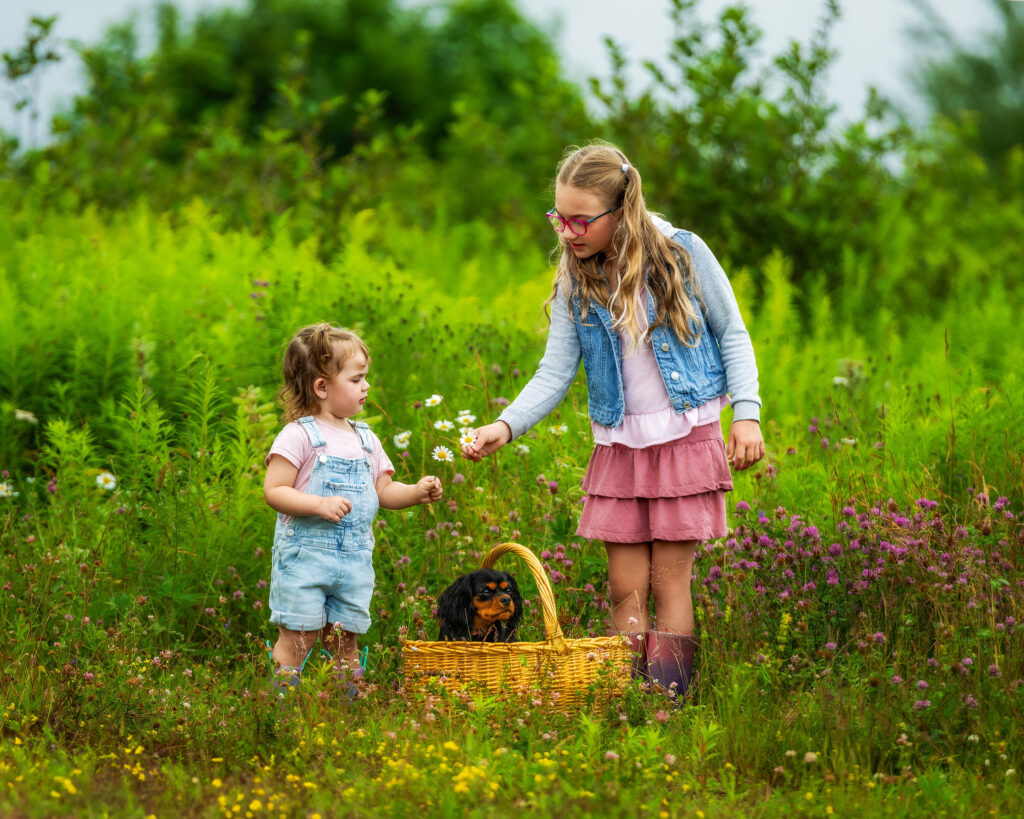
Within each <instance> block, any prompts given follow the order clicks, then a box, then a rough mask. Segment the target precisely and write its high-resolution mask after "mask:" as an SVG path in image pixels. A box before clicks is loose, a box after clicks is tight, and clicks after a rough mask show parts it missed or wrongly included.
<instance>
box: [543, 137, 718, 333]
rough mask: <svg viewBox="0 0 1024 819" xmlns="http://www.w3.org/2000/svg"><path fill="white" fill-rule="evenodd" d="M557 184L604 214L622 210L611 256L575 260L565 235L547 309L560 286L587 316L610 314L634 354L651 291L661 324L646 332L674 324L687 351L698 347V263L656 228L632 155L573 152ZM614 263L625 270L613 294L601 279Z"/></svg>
mask: <svg viewBox="0 0 1024 819" xmlns="http://www.w3.org/2000/svg"><path fill="white" fill-rule="evenodd" d="M623 166H626V171H625V172H623V170H622V168H623ZM555 183H556V185H563V186H568V187H573V188H579V189H581V190H585V191H587V192H588V193H591V194H594V195H596V196H597V197H598V198H599V199H600V200H601V201H602V203H603V207H605V208H615V207H617V208H619V210H618V211H616V214H617V215H618V217H619V224H618V227H617V228H616V229H615V233H614V234H613V235H612V242H611V247H610V248H609V250H608V252H606V253H599V254H596V255H595V256H591V257H590V258H588V259H578V258H576V255H575V254H574V253H573V252H572V250H571V249H570V248H569V246H568V244H567V240H566V239H565V234H561V235H560V236H559V242H558V247H557V248H556V251H555V252H557V253H558V254H559V255H558V267H557V271H556V273H555V282H554V286H553V287H552V290H551V296H550V298H549V299H548V300H547V302H546V305H550V304H551V302H552V301H553V300H554V299H555V294H556V293H557V291H558V285H559V284H561V285H562V289H563V291H564V293H565V295H566V298H571V297H572V296H574V295H575V296H576V297H577V298H578V299H579V301H580V306H581V309H582V312H583V315H584V316H586V314H587V310H588V309H589V306H590V302H591V301H593V302H596V303H597V304H599V305H601V306H602V307H604V308H605V309H606V310H608V311H609V312H610V313H611V314H612V317H613V319H614V322H615V327H616V329H617V330H620V331H623V330H624V331H625V333H626V334H627V335H628V336H629V338H630V339H631V341H632V345H631V347H632V348H634V349H635V348H636V346H638V345H639V344H640V343H641V342H642V341H643V339H644V337H645V332H644V329H643V328H644V327H645V325H646V324H647V322H646V311H647V304H646V302H642V301H641V299H640V290H641V289H642V288H643V287H644V286H646V287H647V289H648V291H649V292H650V294H651V296H652V297H653V299H654V322H653V324H651V326H650V327H649V328H647V332H648V333H649V332H650V330H653V329H654V328H655V327H659V326H663V325H667V326H670V327H671V328H672V329H673V330H674V331H675V334H676V335H677V336H678V337H679V339H680V340H681V341H682V342H683V343H684V344H687V345H690V346H696V344H697V342H698V340H699V338H698V336H697V333H696V332H695V331H694V330H693V327H694V324H693V322H695V321H696V319H697V311H698V309H699V306H698V305H699V302H700V290H699V287H698V283H697V278H696V275H695V274H694V270H693V262H692V261H691V259H690V255H689V254H688V253H687V252H686V249H685V248H683V247H680V246H679V245H677V244H676V243H674V242H672V241H671V240H670V239H668V238H667V237H666V236H664V235H662V234H661V232H659V230H658V229H657V228H656V227H655V226H654V223H653V222H651V218H650V215H649V214H648V212H647V205H646V204H645V203H644V195H643V190H642V189H641V180H640V172H639V171H638V170H637V169H636V168H634V167H633V165H632V163H631V162H630V161H629V159H627V158H626V155H625V154H624V153H623V152H622V151H621V150H619V149H618V148H616V147H615V146H614V145H611V144H610V143H607V142H603V141H595V142H592V143H590V144H589V145H584V146H583V147H582V148H579V147H576V146H572V147H570V148H568V149H567V150H566V152H565V154H564V155H563V157H562V161H561V162H560V163H559V165H558V173H557V174H556V176H555ZM611 259H614V260H615V263H616V264H617V265H618V268H617V270H618V283H617V285H616V287H615V290H614V291H613V292H610V289H609V286H608V283H607V280H606V279H605V277H604V275H603V274H602V272H601V268H602V265H603V264H606V263H607V262H608V261H609V260H611ZM689 294H692V296H693V299H691V298H690V295H689ZM695 300H696V303H695ZM696 326H699V324H697V325H696Z"/></svg>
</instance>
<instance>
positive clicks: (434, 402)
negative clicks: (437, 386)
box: [423, 392, 444, 407]
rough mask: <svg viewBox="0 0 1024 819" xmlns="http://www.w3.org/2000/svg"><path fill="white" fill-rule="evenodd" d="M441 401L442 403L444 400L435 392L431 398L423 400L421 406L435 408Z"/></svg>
mask: <svg viewBox="0 0 1024 819" xmlns="http://www.w3.org/2000/svg"><path fill="white" fill-rule="evenodd" d="M442 401H444V399H443V398H442V397H441V396H440V395H438V394H437V393H436V392H435V393H434V394H433V395H432V396H430V398H428V399H427V400H425V401H424V402H423V404H424V406H427V407H436V406H437V405H438V404H440V403H441V402H442Z"/></svg>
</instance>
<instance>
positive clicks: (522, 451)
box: [514, 444, 530, 455]
mask: <svg viewBox="0 0 1024 819" xmlns="http://www.w3.org/2000/svg"><path fill="white" fill-rule="evenodd" d="M514 451H515V453H516V455H529V454H530V448H529V447H528V446H527V445H526V444H516V448H515V450H514Z"/></svg>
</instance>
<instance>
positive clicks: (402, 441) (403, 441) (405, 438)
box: [392, 430, 412, 449]
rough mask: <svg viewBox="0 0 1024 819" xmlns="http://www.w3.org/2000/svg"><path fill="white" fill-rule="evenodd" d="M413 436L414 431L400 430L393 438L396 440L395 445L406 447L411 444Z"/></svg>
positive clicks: (401, 447)
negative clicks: (410, 440)
mask: <svg viewBox="0 0 1024 819" xmlns="http://www.w3.org/2000/svg"><path fill="white" fill-rule="evenodd" d="M411 437H412V432H410V431H409V430H405V432H399V433H398V434H397V435H396V436H395V437H394V438H393V439H392V440H393V441H394V442H395V446H397V447H398V448H399V449H405V448H406V447H407V446H409V438H411Z"/></svg>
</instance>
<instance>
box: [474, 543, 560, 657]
mask: <svg viewBox="0 0 1024 819" xmlns="http://www.w3.org/2000/svg"><path fill="white" fill-rule="evenodd" d="M510 553H511V554H514V555H515V556H516V557H519V558H522V559H523V561H524V562H525V563H526V565H527V566H528V567H529V569H530V573H531V574H532V575H533V579H534V580H536V581H537V591H538V592H539V593H540V605H541V608H542V609H543V610H544V637H545V638H546V639H547V641H548V642H549V643H552V644H553V645H554V647H555V651H557V652H558V653H559V654H565V653H567V652H568V651H569V646H568V645H567V644H566V642H565V635H564V634H562V627H561V626H560V625H558V614H557V612H556V611H555V593H554V592H553V591H552V590H551V583H550V582H549V581H548V575H547V572H545V571H544V567H543V566H541V565H540V561H539V560H538V559H537V555H535V554H534V553H533V552H531V551H530V550H529V549H527V548H526V547H525V546H523V545H521V544H519V543H499V544H498V545H497V546H495V547H494V548H492V549H491V550H490V551H489V552H488V553H487V554H486V555H484V559H483V562H482V563H481V564H480V565H481V566H482V567H483V568H484V569H490V568H491V567H492V566H493V565H494V564H495V563H496V562H497V561H498V558H499V557H501V556H502V555H507V554H510Z"/></svg>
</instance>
